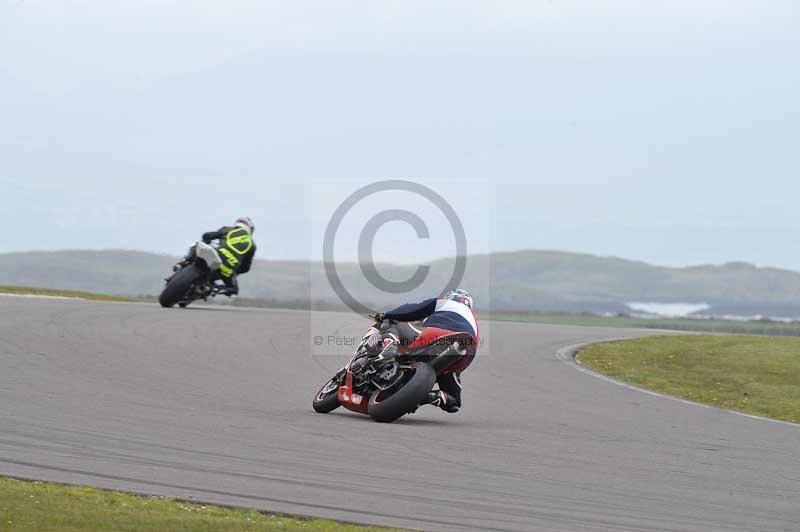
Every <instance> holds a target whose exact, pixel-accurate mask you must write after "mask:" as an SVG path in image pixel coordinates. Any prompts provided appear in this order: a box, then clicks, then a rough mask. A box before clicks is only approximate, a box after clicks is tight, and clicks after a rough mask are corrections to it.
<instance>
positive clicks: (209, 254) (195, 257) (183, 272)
mask: <svg viewBox="0 0 800 532" xmlns="http://www.w3.org/2000/svg"><path fill="white" fill-rule="evenodd" d="M221 264H222V259H221V258H220V256H219V253H218V252H217V250H216V249H215V248H214V247H213V246H210V245H208V244H206V243H205V242H198V243H197V244H195V245H194V247H193V248H192V250H191V251H190V253H189V255H188V257H187V258H185V259H184V260H183V261H181V262H179V263H178V269H177V270H176V271H175V272H174V273H173V274H172V275H171V276H169V277H167V279H165V280H166V283H167V284H166V286H165V287H164V290H163V291H162V292H161V295H160V296H159V298H158V302H159V303H161V306H162V307H165V308H169V307H172V306H174V305H178V306H179V307H181V308H186V307H187V306H188V305H189V303H191V302H192V301H197V300H198V299H202V300H203V301H207V300H208V298H209V297H214V296H216V295H217V294H223V295H229V293H228V289H227V287H225V286H220V285H217V284H216V283H215V282H214V274H215V273H216V271H217V270H218V269H219V267H220V265H221Z"/></svg>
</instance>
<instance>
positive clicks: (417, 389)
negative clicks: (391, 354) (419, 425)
mask: <svg viewBox="0 0 800 532" xmlns="http://www.w3.org/2000/svg"><path fill="white" fill-rule="evenodd" d="M405 371H406V374H405V375H404V377H403V378H401V379H400V380H399V381H398V382H397V383H396V384H395V385H394V386H392V387H391V388H389V389H387V390H381V391H378V392H376V393H374V394H372V396H371V397H370V398H369V407H368V409H369V410H368V412H369V417H371V418H372V419H374V420H375V421H378V422H380V423H391V422H392V421H395V420H397V419H400V418H401V417H403V416H404V415H405V414H410V413H411V412H414V411H415V410H416V409H417V407H418V406H419V405H421V404H422V403H424V402H425V400H426V399H427V398H428V392H430V391H431V389H432V388H433V385H434V384H436V371H434V369H433V368H432V367H430V366H429V365H428V364H425V363H424V362H412V363H411V367H410V368H409V369H406V370H405Z"/></svg>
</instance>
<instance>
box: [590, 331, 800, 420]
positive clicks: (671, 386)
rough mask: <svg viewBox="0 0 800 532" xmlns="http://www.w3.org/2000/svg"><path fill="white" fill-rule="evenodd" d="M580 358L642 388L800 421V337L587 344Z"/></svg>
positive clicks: (657, 339) (673, 338)
mask: <svg viewBox="0 0 800 532" xmlns="http://www.w3.org/2000/svg"><path fill="white" fill-rule="evenodd" d="M578 358H579V361H580V363H581V364H583V365H584V366H587V367H589V368H592V369H594V370H596V371H598V372H599V373H603V374H605V375H609V376H611V377H615V378H617V379H620V380H624V381H627V382H630V383H633V384H636V385H639V386H642V387H644V388H650V389H653V390H658V391H660V392H665V393H668V394H671V395H675V396H678V397H684V398H686V399H691V400H692V401H697V402H699V403H705V404H709V405H713V406H717V407H720V408H727V409H731V410H739V411H741V412H747V413H749V414H756V415H759V416H765V417H771V418H774V419H780V420H784V421H791V422H794V423H800V338H779V337H764V336H664V337H652V338H640V339H637V340H625V341H621V342H610V343H605V344H597V345H593V346H589V347H587V348H585V349H583V350H581V351H580V353H579V354H578Z"/></svg>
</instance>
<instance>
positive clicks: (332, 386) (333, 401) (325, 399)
mask: <svg viewBox="0 0 800 532" xmlns="http://www.w3.org/2000/svg"><path fill="white" fill-rule="evenodd" d="M340 406H342V404H341V403H340V402H339V378H338V375H337V376H336V377H334V378H332V379H331V380H329V381H328V382H326V383H325V386H323V387H322V388H320V389H319V391H318V392H317V395H315V396H314V410H316V411H317V412H319V413H320V414H327V413H328V412H332V411H334V410H336V409H337V408H339V407H340Z"/></svg>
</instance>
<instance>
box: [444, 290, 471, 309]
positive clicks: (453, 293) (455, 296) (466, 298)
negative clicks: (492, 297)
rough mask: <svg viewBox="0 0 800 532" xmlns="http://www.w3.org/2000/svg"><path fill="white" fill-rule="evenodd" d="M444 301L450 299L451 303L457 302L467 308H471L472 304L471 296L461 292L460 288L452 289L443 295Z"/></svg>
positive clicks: (463, 291) (464, 291)
mask: <svg viewBox="0 0 800 532" xmlns="http://www.w3.org/2000/svg"><path fill="white" fill-rule="evenodd" d="M444 298H445V299H452V300H453V301H458V302H459V303H461V304H463V305H466V306H467V308H470V309H471V308H472V306H473V304H474V302H473V300H472V294H470V293H469V292H467V291H466V290H463V289H461V288H454V289H453V290H450V291H449V292H447V293H446V294H445V295H444Z"/></svg>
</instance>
